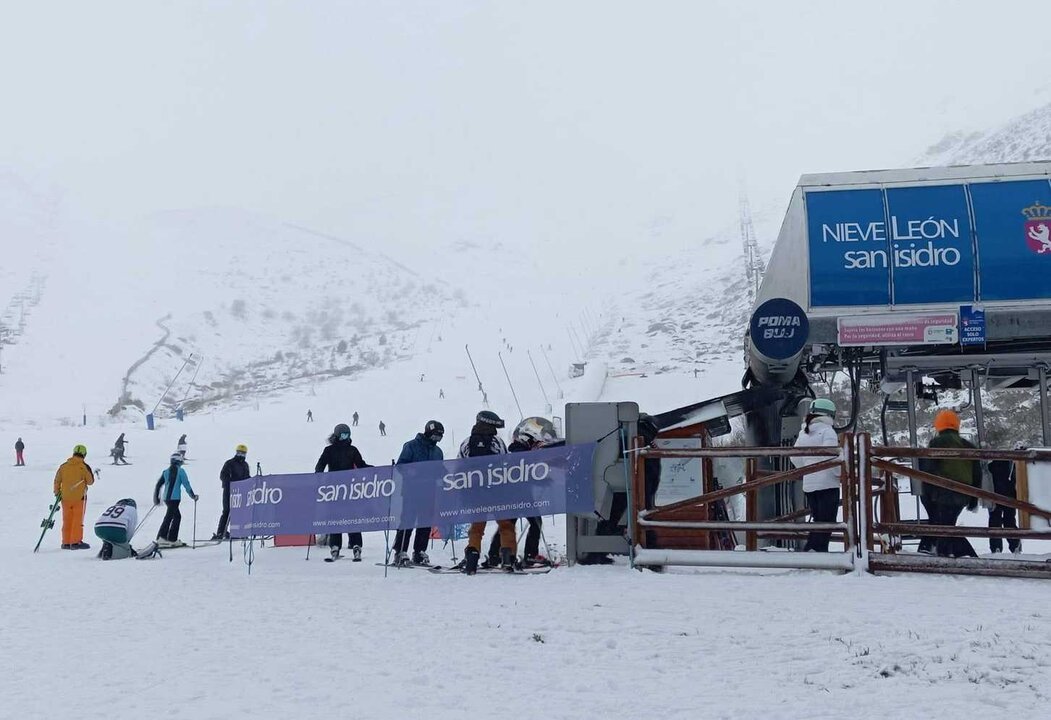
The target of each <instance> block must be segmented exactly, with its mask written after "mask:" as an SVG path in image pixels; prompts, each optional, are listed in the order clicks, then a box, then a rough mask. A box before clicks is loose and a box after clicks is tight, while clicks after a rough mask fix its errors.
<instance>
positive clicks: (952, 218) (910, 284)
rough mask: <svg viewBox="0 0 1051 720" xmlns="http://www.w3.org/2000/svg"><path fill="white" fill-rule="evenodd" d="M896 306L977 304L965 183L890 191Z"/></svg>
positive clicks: (892, 189)
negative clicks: (945, 303)
mask: <svg viewBox="0 0 1051 720" xmlns="http://www.w3.org/2000/svg"><path fill="white" fill-rule="evenodd" d="M887 206H888V208H889V209H890V227H889V228H888V230H889V233H888V234H889V235H890V243H891V248H892V249H893V250H894V263H893V267H892V269H891V275H892V278H893V287H892V293H893V295H892V297H893V298H894V304H895V305H910V304H913V305H915V304H920V303H943V302H952V303H959V302H970V301H971V300H974V242H973V234H972V232H971V220H970V217H969V213H968V211H967V191H966V188H965V187H964V186H963V185H940V186H935V187H909V188H889V189H888V190H887Z"/></svg>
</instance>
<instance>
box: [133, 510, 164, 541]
mask: <svg viewBox="0 0 1051 720" xmlns="http://www.w3.org/2000/svg"><path fill="white" fill-rule="evenodd" d="M157 507H158V506H157V505H154V506H153V507H151V508H150V509H149V511H148V512H147V513H146V517H144V518H143V519H142V520H140V521H139V524H138V525H136V526H135V532H133V533H132V534H131V535H132V537H134V536H135V534H136V533H138V532H139V528H141V527H142V526H143V525H145V524H146V521H147V520H149V519H150V515H152V514H153V511H154V510H156V509H157Z"/></svg>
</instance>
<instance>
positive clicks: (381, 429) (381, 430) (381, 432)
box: [380, 420, 387, 437]
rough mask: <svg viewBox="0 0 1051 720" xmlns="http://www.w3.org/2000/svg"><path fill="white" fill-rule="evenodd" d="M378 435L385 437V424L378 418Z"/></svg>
mask: <svg viewBox="0 0 1051 720" xmlns="http://www.w3.org/2000/svg"><path fill="white" fill-rule="evenodd" d="M380 437H387V426H386V425H385V424H384V423H383V421H382V420H380Z"/></svg>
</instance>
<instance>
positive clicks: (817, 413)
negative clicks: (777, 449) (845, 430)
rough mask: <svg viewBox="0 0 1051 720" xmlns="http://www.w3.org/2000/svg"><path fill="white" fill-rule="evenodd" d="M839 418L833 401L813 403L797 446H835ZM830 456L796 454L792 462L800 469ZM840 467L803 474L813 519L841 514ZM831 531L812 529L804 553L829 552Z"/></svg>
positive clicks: (804, 491)
mask: <svg viewBox="0 0 1051 720" xmlns="http://www.w3.org/2000/svg"><path fill="white" fill-rule="evenodd" d="M835 418H836V405H835V403H833V402H832V401H831V400H827V399H825V398H821V399H818V400H815V401H814V402H813V403H812V404H811V405H810V410H809V411H808V412H807V416H806V422H805V423H804V425H803V431H802V432H800V433H799V437H798V438H796V444H795V447H798V448H801V447H832V446H833V445H838V444H839V438H838V437H837V436H836V431H835V429H834V428H833V427H832V425H833V423H834V422H835ZM828 459H829V458H827V457H817V456H809V457H793V458H792V464H793V465H795V466H796V467H797V468H803V467H807V466H809V465H814V464H816V463H819V462H824V461H825V460H828ZM839 489H840V470H839V468H831V469H828V470H821V471H820V472H815V473H810V474H809V475H804V476H803V494H804V495H805V496H806V503H807V507H809V508H810V517H811V518H812V519H813V522H835V521H836V515H837V514H838V513H839ZM831 537H832V533H828V532H812V533H810V535H809V536H808V537H807V541H806V545H805V546H804V547H803V550H804V552H806V551H809V550H813V551H815V552H828V542H829V540H830V539H831Z"/></svg>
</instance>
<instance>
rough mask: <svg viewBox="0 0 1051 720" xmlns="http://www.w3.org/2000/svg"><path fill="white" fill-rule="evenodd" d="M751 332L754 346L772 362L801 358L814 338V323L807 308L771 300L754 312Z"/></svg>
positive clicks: (785, 301) (750, 327) (792, 303)
mask: <svg viewBox="0 0 1051 720" xmlns="http://www.w3.org/2000/svg"><path fill="white" fill-rule="evenodd" d="M748 333H749V336H750V337H751V339H752V347H754V348H755V349H756V350H757V351H758V352H759V353H760V354H761V355H764V356H765V357H768V358H770V359H771V360H787V359H789V358H790V357H794V356H795V355H798V354H799V352H800V351H801V350H802V349H803V346H804V345H806V341H807V338H808V337H809V336H810V321H809V320H807V316H806V313H805V312H803V308H801V307H799V306H798V305H797V304H795V303H794V302H792V301H791V300H789V299H787V298H773V299H771V300H767V301H766V302H764V303H763V304H762V305H760V306H759V307H758V308H756V310H755V312H754V313H752V321H751V322H750V323H749V326H748Z"/></svg>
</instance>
